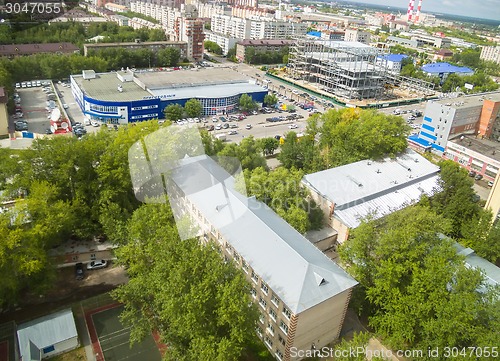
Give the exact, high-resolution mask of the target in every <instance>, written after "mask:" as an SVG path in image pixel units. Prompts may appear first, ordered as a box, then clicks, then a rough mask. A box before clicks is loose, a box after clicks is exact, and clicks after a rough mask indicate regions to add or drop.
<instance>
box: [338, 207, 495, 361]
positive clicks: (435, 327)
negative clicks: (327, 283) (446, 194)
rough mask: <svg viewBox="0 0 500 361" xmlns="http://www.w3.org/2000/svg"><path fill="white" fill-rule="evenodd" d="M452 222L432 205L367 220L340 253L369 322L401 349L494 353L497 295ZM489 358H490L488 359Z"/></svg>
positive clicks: (353, 233)
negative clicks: (463, 250)
mask: <svg viewBox="0 0 500 361" xmlns="http://www.w3.org/2000/svg"><path fill="white" fill-rule="evenodd" d="M449 229H450V224H449V222H447V221H446V219H444V218H443V217H442V216H439V215H437V214H435V213H434V212H433V211H432V210H431V209H430V208H428V207H426V206H412V207H407V208H405V209H403V210H401V211H399V212H396V213H393V214H391V215H389V216H387V217H385V218H383V219H382V220H379V221H377V222H370V221H364V222H363V223H362V224H361V225H360V226H359V227H358V228H356V229H355V230H353V232H352V238H351V239H349V241H348V242H345V243H344V244H343V245H342V246H341V248H340V257H341V259H342V261H343V262H345V264H346V265H347V266H348V269H349V272H350V273H351V275H353V276H354V277H355V278H356V279H357V280H358V281H359V282H360V284H361V286H362V289H363V290H364V294H365V295H366V300H367V301H368V302H369V307H367V308H366V309H368V310H370V313H369V315H368V316H369V322H370V325H371V326H372V327H374V328H375V331H376V332H377V333H378V334H380V335H381V336H382V337H383V338H384V339H386V340H387V341H388V342H389V344H390V345H391V346H392V347H395V348H400V349H402V348H405V349H408V348H419V349H423V350H426V349H427V348H428V347H431V348H435V347H439V348H440V349H443V347H459V348H462V347H468V346H471V347H474V346H475V347H478V345H481V346H490V347H491V346H494V345H496V344H497V342H498V338H497V336H495V333H496V331H495V330H498V327H499V326H500V312H499V310H500V298H499V294H498V289H491V288H488V287H487V286H486V283H485V280H484V276H483V275H482V274H481V271H479V270H477V269H473V268H468V267H466V266H465V265H464V262H463V258H462V256H460V255H458V254H457V250H456V249H455V248H454V247H453V245H452V241H451V240H450V239H448V238H444V237H442V236H440V233H446V232H448V231H449ZM485 359H486V358H485Z"/></svg>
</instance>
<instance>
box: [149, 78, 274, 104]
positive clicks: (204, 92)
mask: <svg viewBox="0 0 500 361" xmlns="http://www.w3.org/2000/svg"><path fill="white" fill-rule="evenodd" d="M255 92H266V93H267V89H264V88H263V87H261V86H259V85H256V84H251V83H248V82H246V83H236V84H220V85H205V86H191V87H185V88H168V89H157V90H151V94H153V95H155V96H159V97H162V96H164V97H168V99H171V100H174V99H191V98H197V99H202V98H223V97H230V96H235V95H240V94H245V93H255Z"/></svg>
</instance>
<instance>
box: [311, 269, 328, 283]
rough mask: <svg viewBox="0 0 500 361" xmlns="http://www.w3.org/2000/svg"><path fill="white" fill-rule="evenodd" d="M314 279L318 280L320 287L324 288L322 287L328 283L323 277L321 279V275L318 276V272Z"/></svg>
mask: <svg viewBox="0 0 500 361" xmlns="http://www.w3.org/2000/svg"><path fill="white" fill-rule="evenodd" d="M314 278H315V279H316V284H317V285H318V286H322V285H324V284H326V283H327V282H326V280H325V279H324V278H323V277H321V276H320V275H319V274H317V273H316V272H314Z"/></svg>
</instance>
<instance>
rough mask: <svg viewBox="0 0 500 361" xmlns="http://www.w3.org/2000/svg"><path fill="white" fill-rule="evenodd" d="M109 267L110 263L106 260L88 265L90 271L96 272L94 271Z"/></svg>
mask: <svg viewBox="0 0 500 361" xmlns="http://www.w3.org/2000/svg"><path fill="white" fill-rule="evenodd" d="M107 265H108V262H107V261H106V260H104V259H99V260H95V261H92V262H90V263H87V269H88V270H94V269H100V268H105V267H106V266H107Z"/></svg>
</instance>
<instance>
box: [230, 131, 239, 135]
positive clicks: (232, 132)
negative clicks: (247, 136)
mask: <svg viewBox="0 0 500 361" xmlns="http://www.w3.org/2000/svg"><path fill="white" fill-rule="evenodd" d="M236 134H238V132H237V131H236V130H230V131H229V135H236Z"/></svg>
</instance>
